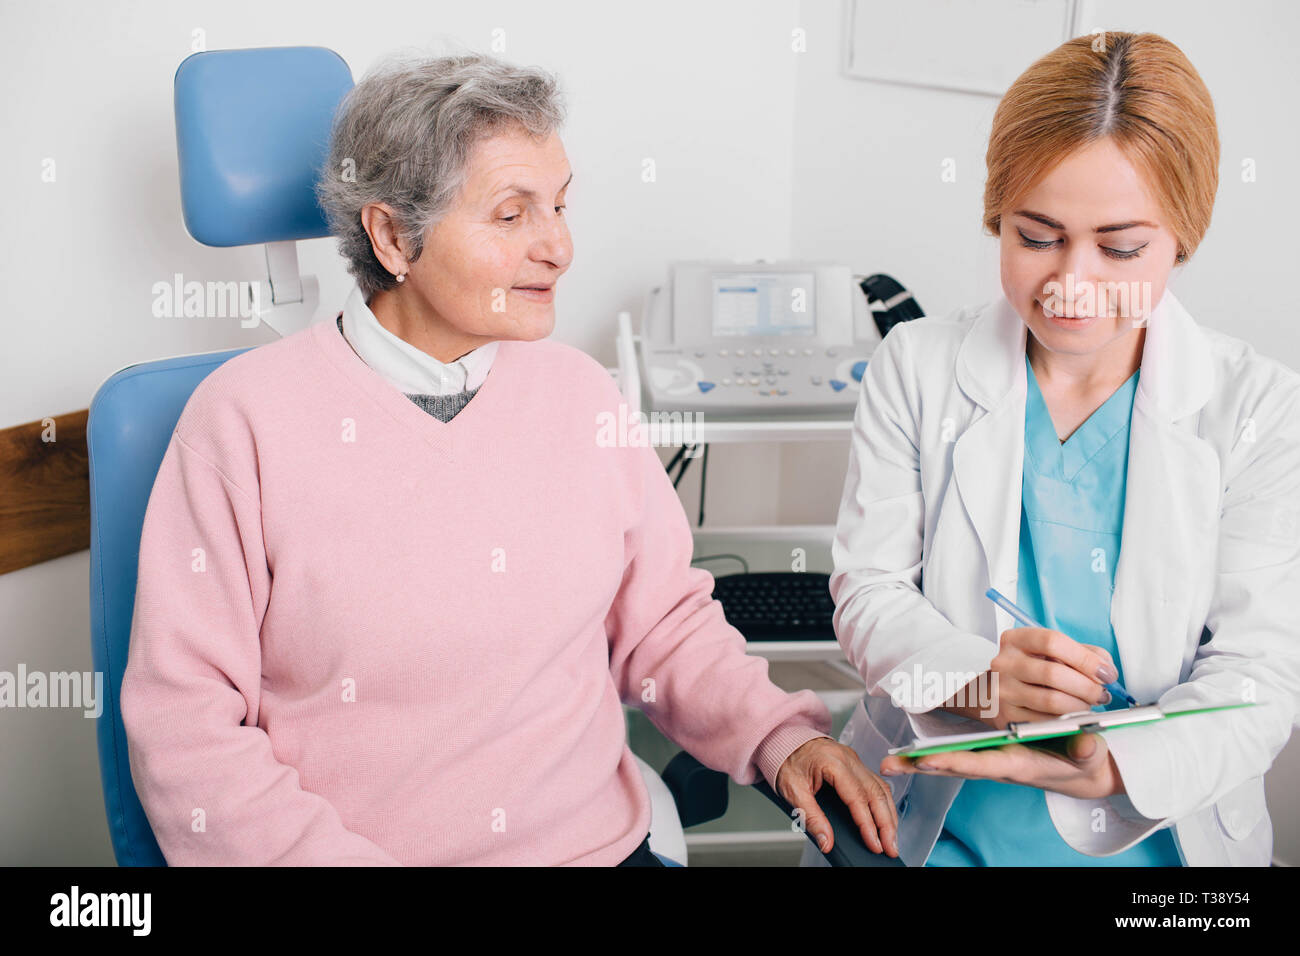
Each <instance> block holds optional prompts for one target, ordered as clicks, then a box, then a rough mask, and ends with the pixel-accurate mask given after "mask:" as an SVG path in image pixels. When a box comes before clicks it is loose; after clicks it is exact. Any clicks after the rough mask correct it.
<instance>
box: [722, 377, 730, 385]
mask: <svg viewBox="0 0 1300 956" xmlns="http://www.w3.org/2000/svg"><path fill="white" fill-rule="evenodd" d="M722 384H723V385H730V384H731V379H729V378H724V379H723V380H722Z"/></svg>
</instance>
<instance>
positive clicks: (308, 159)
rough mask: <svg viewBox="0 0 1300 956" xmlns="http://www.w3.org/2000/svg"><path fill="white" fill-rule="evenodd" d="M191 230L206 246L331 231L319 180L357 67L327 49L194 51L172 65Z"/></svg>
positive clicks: (183, 196)
mask: <svg viewBox="0 0 1300 956" xmlns="http://www.w3.org/2000/svg"><path fill="white" fill-rule="evenodd" d="M175 85H176V149H177V153H178V155H179V159H180V179H181V209H182V211H183V213H184V216H185V228H187V229H188V230H189V232H190V235H192V236H193V237H194V238H195V239H197V240H198V241H199V242H201V243H204V244H205V245H209V246H245V245H256V244H260V243H264V242H279V241H284V240H296V239H315V238H318V237H321V236H326V235H329V229H328V227H327V225H326V222H325V216H324V214H323V213H322V212H321V209H320V206H319V205H318V204H317V202H316V196H315V190H314V186H315V183H316V180H317V178H318V177H319V174H320V170H321V166H322V164H323V163H324V161H325V156H326V151H327V150H328V148H329V139H330V131H331V128H332V125H333V121H334V113H335V110H336V109H337V107H338V104H339V102H340V101H341V100H342V99H343V97H344V96H345V95H346V94H347V92H348V91H349V90H350V89H352V71H351V70H349V69H348V65H347V63H345V62H344V61H343V59H342V58H341V57H340V56H339V55H338V54H337V53H335V52H334V51H333V50H329V49H326V48H324V47H262V48H255V49H250V50H213V51H210V52H205V53H195V54H193V55H192V56H189V57H187V58H186V59H185V61H184V62H182V63H181V65H180V66H179V67H178V68H177V70H176V84H175Z"/></svg>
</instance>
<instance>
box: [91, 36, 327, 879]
mask: <svg viewBox="0 0 1300 956" xmlns="http://www.w3.org/2000/svg"><path fill="white" fill-rule="evenodd" d="M175 85H176V145H177V154H178V157H179V160H180V181H181V205H182V209H183V211H184V218H185V225H186V228H187V229H188V230H189V231H190V234H191V235H192V236H194V238H195V239H197V240H198V241H200V242H202V243H205V244H206V245H211V246H237V245H251V244H256V243H265V242H282V241H292V240H297V239H312V238H316V237H319V236H324V235H328V227H327V226H326V222H325V217H324V215H323V214H322V212H321V210H320V207H319V206H318V205H317V203H316V196H315V191H314V186H315V182H316V180H317V178H318V176H319V174H320V168H321V165H322V163H323V162H324V159H325V154H326V151H327V149H328V146H329V136H330V130H331V126H332V124H333V119H334V113H335V110H336V109H337V108H338V104H339V102H340V101H341V100H342V98H343V97H344V95H346V93H347V92H348V90H350V89H351V88H352V74H351V71H350V70H349V69H348V66H347V64H346V63H345V62H344V61H343V60H342V59H341V58H340V57H339V55H338V54H337V53H335V52H334V51H332V50H327V49H325V48H323V47H264V48H260V49H251V50H217V51H212V52H205V53H196V54H194V55H193V56H190V57H188V58H187V59H186V60H185V61H184V62H183V63H181V65H180V67H179V68H178V69H177V70H176V80H175ZM246 351H248V349H246V348H242V349H231V350H227V351H223V352H207V353H203V354H200V355H189V356H182V357H179V358H168V359H163V360H160V361H154V362H145V363H142V364H138V365H131V366H128V367H127V368H125V369H123V370H121V371H119V372H117V373H116V374H114V375H113V376H112V377H110V378H109V379H108V381H106V382H105V383H104V384H103V385H102V386H100V388H99V390H98V391H97V392H96V393H95V397H94V399H93V400H92V401H91V404H90V415H89V419H88V421H87V426H86V443H87V447H88V457H89V463H90V519H91V525H90V589H91V594H90V598H91V601H90V609H91V610H90V624H91V653H92V657H93V660H94V667H95V670H97V671H100V672H102V673H103V674H104V685H105V688H106V691H107V694H108V700H107V703H106V706H105V708H104V712H103V714H102V715H101V716H100V717H99V718H98V727H97V733H98V744H99V766H100V774H101V776H102V777H103V782H104V803H105V807H106V809H107V811H108V829H109V835H110V837H111V838H112V842H113V853H114V855H115V856H116V858H117V862H118V863H119V864H121V865H123V866H150V865H153V866H161V865H165V863H166V861H165V860H164V859H163V855H162V852H161V851H160V850H159V849H158V843H157V841H156V840H155V839H154V835H153V830H152V829H151V828H150V826H149V821H148V818H147V817H146V816H145V813H144V809H143V807H142V806H141V805H140V799H139V797H138V796H137V795H136V792H135V786H134V784H133V783H132V781H131V768H130V763H129V761H128V756H127V746H126V735H125V731H124V729H123V726H122V711H121V705H120V693H121V688H122V671H123V669H124V668H125V667H126V660H127V649H128V645H129V642H130V638H131V620H132V615H133V612H134V609H135V589H136V573H137V567H138V563H139V557H140V531H141V528H142V527H143V525H144V515H145V509H146V507H147V505H148V502H149V494H150V492H151V491H152V490H153V483H154V479H155V478H156V477H157V474H158V467H159V465H161V464H162V459H163V454H164V453H165V452H166V450H167V445H168V443H169V442H170V441H171V436H172V432H173V430H174V429H175V428H176V422H177V420H178V419H179V418H180V415H181V412H182V410H183V409H184V408H185V404H186V402H188V401H189V398H190V395H191V394H192V393H193V392H194V389H195V388H196V387H197V386H198V384H199V382H201V381H202V380H203V379H204V378H205V377H206V376H207V375H208V374H209V373H211V372H212V370H213V369H215V368H217V367H218V366H219V365H221V363H223V362H225V361H227V360H228V359H231V358H233V357H234V356H236V355H238V354H240V353H241V352H246Z"/></svg>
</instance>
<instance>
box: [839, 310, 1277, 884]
mask: <svg viewBox="0 0 1300 956" xmlns="http://www.w3.org/2000/svg"><path fill="white" fill-rule="evenodd" d="M1025 337H1026V326H1025V325H1024V322H1023V321H1022V320H1021V318H1020V317H1019V315H1018V314H1017V313H1016V312H1015V310H1014V309H1013V307H1012V306H1011V304H1010V303H1009V302H1008V301H1007V300H1006V298H1005V297H1003V296H999V298H998V299H997V300H995V301H994V302H992V303H990V304H989V305H987V306H985V307H983V308H982V309H977V310H970V311H962V312H958V313H957V314H955V315H954V316H952V317H950V318H948V319H946V320H940V319H935V318H924V319H918V320H915V321H912V322H906V323H903V324H901V325H899V326H896V327H895V328H893V329H892V330H891V331H890V333H889V335H888V336H886V338H885V340H884V341H883V342H882V343H881V344H880V346H879V347H878V349H877V350H876V353H875V355H874V356H873V357H872V360H871V362H870V364H869V365H868V367H867V369H866V374H865V376H864V378H863V381H862V388H861V392H860V394H859V398H858V407H857V413H856V416H855V420H854V429H853V444H852V450H851V456H850V461H849V471H848V476H847V478H846V481H845V486H844V495H843V499H842V501H841V504H840V512H839V520H838V524H837V528H836V535H835V542H834V546H833V557H834V565H835V570H834V573H833V575H832V576H831V582H830V586H831V592H832V595H833V596H834V598H835V604H836V610H835V617H834V623H835V633H836V635H837V637H838V639H839V643H840V645H841V646H842V647H843V649H844V653H845V655H846V656H847V657H848V659H849V661H850V662H851V663H852V664H853V666H854V667H855V668H857V670H858V672H859V673H861V674H862V676H863V678H864V680H865V682H866V686H867V691H868V693H867V696H866V697H865V698H864V701H863V702H862V703H859V704H858V705H857V707H856V708H855V710H854V713H853V716H852V718H851V719H850V721H849V724H848V726H847V727H846V729H845V731H844V734H843V735H842V737H841V740H842V741H843V742H844V743H846V744H849V745H851V746H852V747H853V748H854V749H855V750H856V751H857V753H858V755H859V756H860V757H861V758H862V760H863V762H864V763H865V764H866V765H867V766H868V767H869V768H870V769H872V770H873V771H877V772H878V771H879V767H880V762H881V760H882V758H884V756H885V754H886V751H887V750H888V748H890V747H894V746H901V745H903V744H906V743H908V742H909V741H910V740H911V739H912V738H913V736H934V735H939V734H944V733H955V732H962V731H967V730H972V729H980V730H987V729H988V728H987V727H985V726H983V725H980V724H974V723H973V722H969V721H967V720H965V719H964V718H961V717H957V716H955V715H953V714H950V713H948V712H946V711H941V710H936V709H930V710H926V709H925V708H924V707H923V706H922V704H923V703H924V702H921V703H918V704H917V705H916V706H915V707H911V706H910V705H909V709H907V710H904V709H903V708H902V707H898V706H895V705H894V703H893V701H892V700H891V699H890V696H889V694H890V689H891V688H892V687H895V686H897V685H896V684H895V682H894V677H895V675H896V673H897V672H899V671H902V672H903V673H905V674H912V675H913V676H914V675H915V673H916V671H915V670H914V669H915V668H916V667H917V666H919V667H920V668H921V670H922V673H929V672H931V671H934V672H937V673H939V674H946V673H949V672H966V673H971V674H975V673H982V672H983V671H985V670H987V668H988V666H989V663H990V661H991V660H992V658H993V656H994V655H995V654H996V652H997V642H998V639H999V635H1001V633H1002V632H1003V631H1005V630H1007V629H1008V628H1011V627H1017V626H1019V625H1017V624H1016V623H1015V622H1014V621H1013V620H1012V619H1011V618H1010V617H1009V616H1008V615H1007V614H1006V612H1004V611H1002V610H1001V609H999V608H996V607H995V605H994V604H993V603H992V602H990V601H989V600H988V599H987V598H986V597H985V596H984V592H985V590H986V589H987V588H988V587H990V586H993V587H996V588H997V589H998V590H1000V591H1001V592H1002V593H1004V594H1006V595H1007V596H1008V597H1012V598H1013V599H1014V596H1015V594H1016V579H1017V572H1018V555H1019V532H1020V510H1021V502H1020V488H1021V463H1022V458H1023V452H1024V421H1025V394H1026V391H1025V390H1026V380H1025V367H1024V354H1025ZM1141 369H1142V371H1141V374H1140V376H1139V378H1138V387H1137V393H1136V396H1135V399H1134V404H1133V415H1132V421H1131V432H1130V445H1129V464H1128V484H1127V497H1126V506H1125V509H1124V525H1123V537H1122V539H1121V544H1120V555H1119V564H1118V566H1117V568H1116V581H1115V591H1114V596H1113V600H1112V605H1111V623H1112V625H1113V627H1114V630H1115V637H1116V641H1117V643H1118V648H1119V659H1120V661H1121V663H1122V666H1123V669H1124V679H1125V683H1126V686H1127V688H1128V689H1129V691H1130V692H1131V693H1132V694H1133V695H1134V696H1135V697H1136V698H1137V699H1138V701H1139V703H1150V702H1159V703H1160V704H1161V705H1162V706H1165V707H1176V708H1180V709H1182V708H1193V707H1197V706H1210V705H1213V704H1223V703H1235V702H1239V701H1241V700H1242V699H1243V697H1245V698H1246V699H1251V698H1253V699H1255V700H1257V701H1259V704H1258V705H1257V706H1255V707H1252V708H1243V709H1241V710H1235V711H1226V712H1221V713H1217V714H1208V715H1200V716H1189V717H1180V718H1177V719H1174V720H1171V721H1166V722H1163V723H1162V724H1159V725H1152V726H1147V727H1128V728H1123V729H1117V730H1114V731H1107V733H1106V741H1107V744H1108V745H1109V747H1110V750H1111V752H1112V753H1113V754H1114V757H1115V763H1116V766H1117V767H1118V768H1119V771H1120V775H1121V776H1122V777H1123V780H1124V784H1125V786H1126V789H1127V795H1126V796H1125V795H1121V796H1118V797H1111V798H1107V799H1097V800H1084V799H1075V798H1072V797H1067V796H1063V795H1061V794H1057V793H1052V792H1050V791H1049V792H1048V793H1047V807H1048V810H1049V812H1050V813H1051V817H1052V820H1053V822H1054V823H1055V825H1056V828H1057V830H1058V832H1059V833H1060V834H1061V836H1062V838H1064V839H1065V841H1066V842H1067V843H1069V844H1070V845H1071V846H1072V847H1074V848H1075V849H1077V850H1079V851H1080V852H1082V853H1085V854H1088V855H1090V856H1109V855H1111V854H1114V853H1118V852H1120V851H1122V850H1125V849H1127V848H1128V847H1130V846H1132V845H1133V844H1135V843H1136V842H1138V841H1139V840H1141V839H1142V838H1143V837H1145V836H1146V835H1148V834H1149V833H1151V832H1152V831H1153V830H1155V829H1156V828H1158V827H1161V826H1167V825H1172V826H1173V828H1174V833H1175V836H1176V842H1177V843H1178V846H1179V852H1180V853H1181V854H1182V857H1183V860H1184V862H1185V863H1186V864H1187V865H1192V866H1196V865H1261V866H1262V865H1267V864H1268V863H1269V861H1270V856H1271V852H1272V842H1273V836H1272V824H1271V821H1270V820H1269V816H1268V812H1267V809H1266V807H1265V804H1264V780H1263V776H1264V772H1265V771H1266V770H1268V768H1269V766H1270V765H1271V764H1272V762H1273V759H1274V758H1275V757H1276V755H1277V753H1278V751H1280V750H1281V749H1282V747H1283V745H1285V744H1286V742H1287V739H1288V737H1289V736H1290V733H1291V728H1292V725H1293V723H1294V721H1295V719H1296V713H1297V705H1298V701H1300V376H1298V375H1297V374H1296V373H1295V372H1293V371H1292V370H1290V369H1288V368H1286V367H1285V366H1283V365H1281V364H1280V363H1278V362H1275V361H1273V360H1272V359H1269V358H1265V357H1263V356H1261V355H1259V354H1258V353H1256V352H1255V351H1254V350H1253V349H1252V348H1251V347H1250V346H1249V345H1247V344H1245V343H1244V342H1242V341H1240V340H1238V339H1235V338H1232V337H1230V336H1227V335H1223V334H1220V333H1217V332H1214V331H1212V330H1209V329H1203V328H1200V327H1199V326H1198V325H1197V324H1196V323H1195V322H1194V321H1193V320H1192V318H1191V316H1189V315H1188V314H1187V312H1186V311H1185V310H1184V309H1183V307H1182V305H1181V304H1179V302H1178V301H1177V300H1176V299H1175V298H1174V296H1173V294H1172V293H1171V292H1168V291H1166V293H1165V295H1164V296H1163V298H1162V300H1161V302H1160V303H1159V305H1158V306H1157V308H1156V309H1155V310H1154V311H1153V314H1152V316H1151V318H1150V319H1149V321H1148V327H1147V332H1146V341H1145V343H1144V347H1143V353H1142V365H1141ZM885 779H886V780H888V781H889V782H890V786H891V788H892V789H893V792H894V798H895V801H896V803H897V804H898V805H899V810H900V832H899V850H900V855H901V857H902V859H903V861H904V862H906V863H907V864H909V865H914V866H915V865H920V864H921V863H922V862H923V861H924V860H925V858H926V857H927V856H928V855H929V852H930V850H931V848H932V847H933V845H934V843H935V840H936V839H937V838H938V835H939V832H940V830H941V829H942V826H943V819H944V816H945V815H946V814H947V812H948V808H949V806H950V805H951V803H952V801H953V798H954V797H955V796H956V794H957V791H958V789H959V788H960V786H961V783H962V781H961V780H960V779H959V778H952V777H927V776H921V775H907V776H903V777H894V778H885ZM814 855H815V856H820V854H814Z"/></svg>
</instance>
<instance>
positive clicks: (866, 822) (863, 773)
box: [776, 737, 898, 857]
mask: <svg viewBox="0 0 1300 956" xmlns="http://www.w3.org/2000/svg"><path fill="white" fill-rule="evenodd" d="M823 783H829V784H830V785H831V786H832V787H833V788H834V789H835V792H836V793H837V794H838V795H839V798H840V799H841V800H843V801H844V805H845V806H846V807H848V809H849V813H851V814H852V815H853V822H854V823H856V824H857V825H858V829H859V830H860V831H861V833H862V841H863V842H864V843H865V844H866V845H867V846H868V847H869V848H870V849H871V852H872V853H881V852H884V853H885V854H886V855H887V856H891V857H896V856H898V812H897V810H895V808H894V798H893V794H892V793H891V792H890V789H889V785H888V784H887V783H885V781H883V780H881V779H880V778H879V777H877V776H876V775H875V774H874V773H872V772H871V771H870V770H868V769H867V768H866V767H865V766H864V765H863V763H862V761H861V760H860V759H859V758H858V755H857V753H856V752H855V751H854V750H853V748H851V747H846V746H845V745H844V744H841V743H837V742H836V741H834V740H831V739H830V738H829V737H816V738H814V739H812V740H810V741H808V742H807V743H806V744H804V745H803V746H801V747H800V748H799V749H798V750H796V751H795V752H794V753H792V754H790V756H789V757H787V758H786V761H785V763H783V764H781V769H780V770H779V771H778V772H777V775H776V790H777V792H778V793H779V794H781V796H782V797H784V798H785V800H786V802H787V803H789V804H790V805H791V806H793V807H795V808H797V809H799V810H802V811H803V813H804V829H805V831H806V832H808V833H810V834H812V836H813V838H814V839H815V840H816V841H817V845H818V847H820V848H821V851H822V852H823V853H829V852H830V850H831V847H833V846H834V845H835V834H834V832H833V831H832V829H831V823H830V821H829V820H828V819H827V818H826V815H825V814H824V813H822V811H821V808H820V807H819V806H818V805H817V799H816V797H815V796H814V794H816V793H817V792H818V791H819V790H820V789H821V787H822V784H823Z"/></svg>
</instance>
